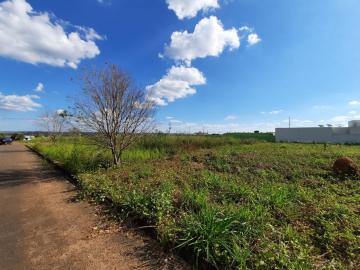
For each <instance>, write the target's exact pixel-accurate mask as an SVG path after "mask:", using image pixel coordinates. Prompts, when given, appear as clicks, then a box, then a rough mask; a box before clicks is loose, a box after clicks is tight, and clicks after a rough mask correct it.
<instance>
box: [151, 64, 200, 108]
mask: <svg viewBox="0 0 360 270" xmlns="http://www.w3.org/2000/svg"><path fill="white" fill-rule="evenodd" d="M205 83H206V78H205V77H204V75H203V74H202V72H201V71H199V70H198V69H196V68H194V67H185V66H173V67H171V68H170V69H169V70H168V72H167V74H166V75H164V76H163V78H162V79H160V81H158V82H157V83H155V84H153V85H149V86H147V87H146V91H147V94H148V98H149V99H150V100H152V101H154V102H155V103H156V104H157V105H160V106H165V105H167V104H168V103H169V102H173V101H175V100H176V99H179V98H184V97H186V96H189V95H193V94H195V93H196V89H195V88H194V87H193V86H196V85H203V84H205Z"/></svg>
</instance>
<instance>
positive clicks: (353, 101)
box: [349, 100, 360, 106]
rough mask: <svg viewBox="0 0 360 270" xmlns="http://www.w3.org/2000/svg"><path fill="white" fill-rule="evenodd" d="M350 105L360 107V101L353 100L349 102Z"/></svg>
mask: <svg viewBox="0 0 360 270" xmlns="http://www.w3.org/2000/svg"><path fill="white" fill-rule="evenodd" d="M349 105H351V106H359V105H360V101H359V100H352V101H350V102H349Z"/></svg>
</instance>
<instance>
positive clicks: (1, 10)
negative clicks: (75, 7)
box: [0, 0, 101, 68]
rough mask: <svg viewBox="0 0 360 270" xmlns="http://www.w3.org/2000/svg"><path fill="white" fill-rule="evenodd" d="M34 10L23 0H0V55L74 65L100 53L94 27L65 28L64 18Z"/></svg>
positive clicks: (24, 59) (35, 62)
mask: <svg viewBox="0 0 360 270" xmlns="http://www.w3.org/2000/svg"><path fill="white" fill-rule="evenodd" d="M52 17H53V16H50V15H49V14H48V13H47V12H38V11H35V10H33V8H32V6H31V5H30V4H29V3H28V2H27V1H26V0H6V1H3V2H1V3H0V56H3V57H7V58H12V59H16V60H19V61H23V62H26V63H30V64H48V65H51V66H57V67H65V66H68V67H71V68H77V66H78V64H79V63H80V62H81V60H83V59H86V58H93V57H95V56H97V55H98V54H99V53H100V50H99V48H98V47H97V45H96V43H95V40H96V39H101V37H100V35H98V34H97V33H96V32H95V30H94V29H92V28H84V27H76V29H77V30H76V31H72V32H69V33H68V32H66V30H65V29H64V28H63V26H62V25H63V24H64V21H61V20H56V19H51V18H52Z"/></svg>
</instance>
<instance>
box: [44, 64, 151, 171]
mask: <svg viewBox="0 0 360 270" xmlns="http://www.w3.org/2000/svg"><path fill="white" fill-rule="evenodd" d="M80 81H81V83H82V92H81V94H80V95H79V96H78V97H76V98H75V99H74V104H73V106H72V108H71V109H69V110H64V111H63V110H62V111H57V112H47V113H45V114H44V115H43V117H42V125H43V126H44V127H45V129H46V130H47V132H48V134H49V137H50V140H51V141H52V142H55V141H56V140H57V137H58V136H59V135H60V134H61V133H62V132H63V131H64V130H65V129H67V128H69V127H71V128H72V129H76V130H79V131H85V132H93V133H94V134H96V136H94V139H95V140H96V141H95V142H96V143H97V144H98V145H100V146H102V147H105V148H108V149H110V151H111V154H112V158H113V163H114V164H115V165H118V164H120V163H121V161H122V159H121V157H122V154H123V152H124V150H125V149H126V148H128V147H129V146H130V145H131V144H133V143H134V142H135V141H136V140H137V139H138V138H139V136H140V135H141V134H144V133H147V132H149V131H151V129H152V128H153V122H152V119H153V115H154V113H155V106H154V103H153V102H152V101H151V100H149V99H148V98H147V97H146V94H145V92H144V91H143V90H141V89H139V88H137V87H135V86H134V83H133V81H132V79H131V77H130V76H129V75H128V74H127V73H126V72H124V71H122V70H121V69H120V68H119V67H117V66H116V65H113V64H107V65H106V67H105V68H103V69H97V68H92V69H86V70H84V71H83V72H82V74H81V76H80Z"/></svg>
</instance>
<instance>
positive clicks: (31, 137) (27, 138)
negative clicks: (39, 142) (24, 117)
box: [24, 135, 35, 141]
mask: <svg viewBox="0 0 360 270" xmlns="http://www.w3.org/2000/svg"><path fill="white" fill-rule="evenodd" d="M34 138H35V137H34V136H31V135H25V136H24V141H31V140H32V139H34Z"/></svg>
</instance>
